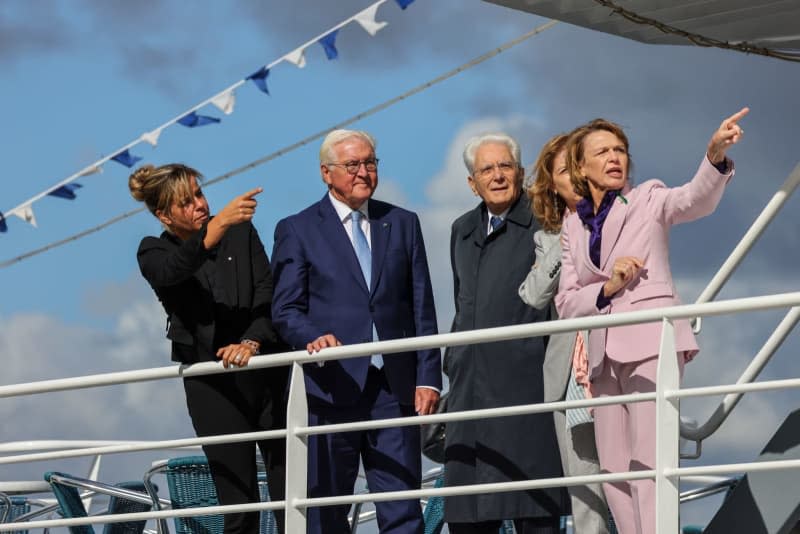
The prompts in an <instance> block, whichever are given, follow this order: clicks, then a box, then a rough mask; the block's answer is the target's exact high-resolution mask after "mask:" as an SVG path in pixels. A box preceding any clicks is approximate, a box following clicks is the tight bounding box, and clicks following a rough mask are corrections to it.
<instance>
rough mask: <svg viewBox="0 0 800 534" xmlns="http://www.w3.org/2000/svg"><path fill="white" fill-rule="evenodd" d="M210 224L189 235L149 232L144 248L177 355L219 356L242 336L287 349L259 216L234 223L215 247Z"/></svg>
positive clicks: (143, 261)
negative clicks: (276, 322)
mask: <svg viewBox="0 0 800 534" xmlns="http://www.w3.org/2000/svg"><path fill="white" fill-rule="evenodd" d="M205 235H206V226H205V225H203V228H202V229H201V230H200V231H199V232H197V234H195V235H194V236H192V237H190V238H189V239H187V240H186V241H181V240H180V239H178V238H177V237H175V236H174V235H172V234H170V233H168V232H164V233H162V234H161V236H160V237H153V236H148V237H145V238H144V239H142V242H141V243H140V245H139V251H138V252H137V259H138V261H139V268H140V270H141V271H142V275H143V276H144V277H145V279H146V280H147V281H148V282H149V283H150V286H151V287H152V288H153V290H154V291H155V292H156V295H157V296H158V299H159V300H160V301H161V304H162V305H163V306H164V310H165V311H166V312H167V337H168V338H169V339H171V340H172V359H173V360H175V361H178V362H182V363H195V362H201V361H217V356H216V352H217V349H219V348H220V347H223V346H225V345H229V344H231V343H238V342H240V341H241V340H242V339H252V340H254V341H258V342H260V343H261V352H262V353H269V352H275V351H276V350H279V348H278V347H277V345H278V342H277V338H276V335H275V332H274V330H273V328H272V320H271V318H270V313H271V311H270V308H271V305H272V272H271V270H270V265H269V259H268V258H267V254H266V253H265V252H264V246H263V245H262V243H261V240H260V239H259V237H258V232H256V229H255V227H253V225H252V224H251V223H242V224H239V225H236V226H232V227H231V228H229V229H228V231H227V232H225V235H224V236H223V237H222V239H221V240H220V242H219V243H218V244H217V245H216V246H215V247H213V248H212V249H211V250H206V249H205V247H204V246H203V239H204V238H205Z"/></svg>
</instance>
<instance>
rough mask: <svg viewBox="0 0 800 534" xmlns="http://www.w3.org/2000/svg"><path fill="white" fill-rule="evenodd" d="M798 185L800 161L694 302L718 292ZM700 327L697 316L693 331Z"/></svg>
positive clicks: (799, 182)
mask: <svg viewBox="0 0 800 534" xmlns="http://www.w3.org/2000/svg"><path fill="white" fill-rule="evenodd" d="M798 185H800V163H798V164H797V165H795V167H794V170H793V171H792V172H791V173H790V174H789V176H788V177H787V178H786V180H785V181H784V182H783V185H781V187H780V189H778V190H777V191H776V192H775V194H774V195H772V198H771V199H770V201H769V202H767V205H766V206H764V209H763V210H761V213H760V214H759V215H758V217H756V220H755V221H753V224H752V225H750V228H748V230H747V232H745V234H744V236H742V239H741V240H740V241H739V243H738V244H737V245H736V247H734V249H733V251H732V252H731V254H730V255H729V256H728V258H727V259H726V260H725V261H724V262H723V264H722V265H721V266H720V268H719V270H718V271H717V274H715V275H714V277H713V278H712V279H711V281H710V282H709V283H708V285H707V286H706V288H705V289H704V290H703V291H702V293H700V296H699V297H697V300H696V301H695V304H703V303H705V302H710V301H711V300H713V299H714V298H715V297H716V296H717V294H719V292H720V290H721V289H722V286H723V285H725V282H727V281H728V279H729V278H730V277H731V275H733V272H734V271H735V270H736V268H737V267H739V264H740V263H741V262H742V260H743V259H744V257H745V255H747V253H748V252H750V249H751V248H753V245H754V244H755V242H756V241H757V240H758V238H759V237H761V234H762V233H764V230H766V228H767V226H768V225H769V223H770V222H772V219H774V218H775V216H776V215H777V214H778V212H779V211H780V209H781V208H782V207H783V205H784V204H785V203H786V201H787V200H788V199H789V197H790V196H791V195H792V193H793V192H794V190H795V189H797V186H798ZM701 328H702V323H701V318H700V317H698V318H697V322H696V325H695V333H699V332H700V330H701Z"/></svg>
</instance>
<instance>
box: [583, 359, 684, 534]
mask: <svg viewBox="0 0 800 534" xmlns="http://www.w3.org/2000/svg"><path fill="white" fill-rule="evenodd" d="M683 365H684V358H683V355H681V356H680V357H678V366H679V368H680V371H681V376H683ZM657 366H658V356H653V357H652V358H648V359H645V360H640V361H637V362H628V363H620V362H617V361H614V360H611V359H609V358H608V356H606V358H605V360H604V366H603V371H602V373H601V374H600V376H598V377H596V378H595V379H594V381H593V382H592V390H593V393H594V394H595V396H597V397H607V396H611V395H625V394H630V393H649V392H653V391H655V390H656V369H657ZM594 433H595V441H596V442H597V455H598V457H599V460H600V469H601V472H603V473H620V472H625V471H638V470H646V469H654V468H655V458H656V404H655V402H638V403H631V404H617V405H613V406H597V407H595V409H594ZM603 490H604V492H605V494H606V500H607V501H608V506H609V508H611V513H612V514H613V516H614V521H615V522H616V524H617V530H618V531H619V534H653V533H654V532H655V530H656V507H655V500H656V484H655V481H654V480H651V479H645V480H632V481H623V482H615V483H610V484H603Z"/></svg>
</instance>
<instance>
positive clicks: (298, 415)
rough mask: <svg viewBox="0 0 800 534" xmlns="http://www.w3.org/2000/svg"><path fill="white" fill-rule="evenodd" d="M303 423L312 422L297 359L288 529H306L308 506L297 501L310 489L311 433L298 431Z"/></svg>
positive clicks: (289, 426) (289, 432) (289, 431)
mask: <svg viewBox="0 0 800 534" xmlns="http://www.w3.org/2000/svg"><path fill="white" fill-rule="evenodd" d="M301 426H308V401H307V399H306V384H305V379H304V377H303V366H302V365H301V364H300V363H299V362H294V363H293V364H292V374H291V381H290V385H289V403H288V405H287V407H286V506H285V507H284V510H285V512H286V528H285V530H286V532H305V531H306V509H305V508H301V509H300V508H297V507H295V505H294V503H295V502H296V501H297V499H304V498H306V493H307V491H308V436H298V435H297V428H298V427H301Z"/></svg>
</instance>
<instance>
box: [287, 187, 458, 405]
mask: <svg viewBox="0 0 800 534" xmlns="http://www.w3.org/2000/svg"><path fill="white" fill-rule="evenodd" d="M369 219H370V238H371V246H372V282H371V286H372V287H369V288H368V287H367V286H366V282H365V281H364V277H363V275H362V274H361V268H360V267H359V264H358V259H357V257H356V254H355V251H354V249H353V245H352V244H351V242H350V239H349V238H348V236H347V232H346V231H345V229H344V225H343V224H342V222H341V221H340V220H339V217H338V215H337V214H336V210H335V209H334V207H333V204H332V203H331V201H330V198H329V197H328V194H327V193H326V194H325V196H324V197H323V199H322V200H320V201H319V202H317V203H315V204H313V205H311V206H310V207H308V208H306V209H305V210H303V211H301V212H300V213H297V214H295V215H292V216H290V217H287V218H285V219H283V220H281V221H280V222H279V223H278V225H277V226H276V228H275V245H274V249H273V252H272V265H273V276H274V280H275V289H274V295H273V302H272V320H273V324H274V325H275V327H276V329H277V330H278V332H279V334H280V335H281V337H283V339H284V340H285V341H286V342H288V343H289V344H290V345H292V346H293V347H294V348H295V349H305V348H306V344H307V343H309V342H311V341H313V340H315V339H316V338H318V337H319V336H321V335H323V334H333V335H334V336H336V338H337V339H338V340H339V341H341V342H342V344H344V345H349V344H353V343H364V342H369V341H372V324H373V322H374V324H375V327H376V330H377V332H378V338H379V339H380V340H388V339H398V338H405V337H413V336H421V335H429V334H436V333H438V330H437V327H436V314H435V311H434V305H433V291H432V289H431V281H430V273H429V271H428V261H427V257H426V255H425V244H424V243H423V240H422V231H421V229H420V224H419V219H418V218H417V216H416V214H414V213H412V212H410V211H407V210H404V209H402V208H398V207H397V206H393V205H391V204H387V203H385V202H381V201H378V200H370V201H369ZM384 362H385V363H384V369H385V372H386V378H387V380H388V382H389V386H390V387H391V389H392V392H393V393H394V394H395V396H396V397H397V398H398V400H399V401H400V402H401V403H403V404H413V402H414V390H415V388H416V387H417V386H431V387H435V388H438V389H441V387H442V374H441V357H440V352H439V349H431V350H423V351H416V352H404V353H397V354H387V355H386V356H384ZM369 363H370V358H369V357H368V356H365V357H360V358H350V359H346V360H341V361H328V362H326V363H325V365H324V366H323V367H319V366H318V365H317V364H316V363H312V364H307V365H305V377H306V391H307V393H308V395H309V396H310V397H311V398H310V399H309V400H314V398H316V399H319V400H322V401H324V402H328V403H334V404H341V405H347V404H353V403H355V402H356V401H357V400H358V398H359V395H360V393H361V391H362V390H363V388H364V383H365V381H366V377H367V369H368V367H369Z"/></svg>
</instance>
